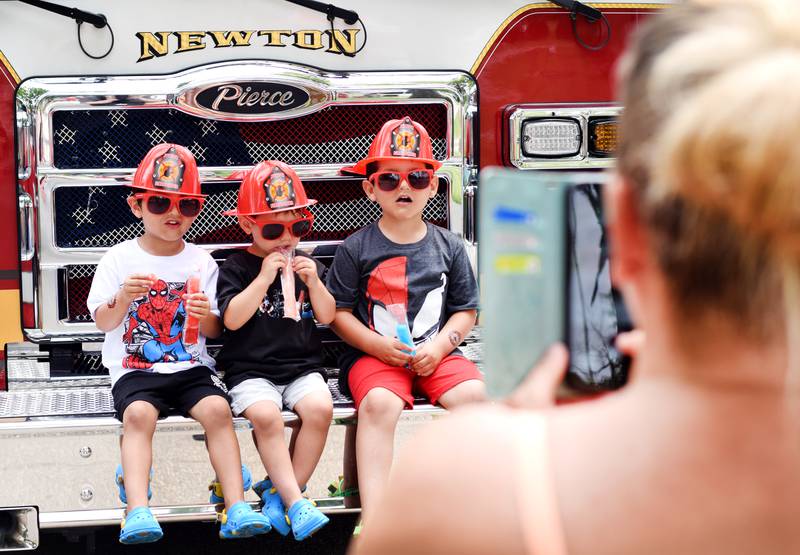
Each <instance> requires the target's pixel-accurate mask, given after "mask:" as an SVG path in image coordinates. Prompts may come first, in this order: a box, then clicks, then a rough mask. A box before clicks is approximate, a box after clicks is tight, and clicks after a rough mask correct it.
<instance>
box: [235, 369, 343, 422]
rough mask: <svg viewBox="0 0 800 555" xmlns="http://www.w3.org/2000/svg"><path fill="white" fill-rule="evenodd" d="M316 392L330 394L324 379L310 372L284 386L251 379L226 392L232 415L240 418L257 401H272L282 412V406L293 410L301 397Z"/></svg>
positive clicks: (266, 380)
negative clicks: (229, 399)
mask: <svg viewBox="0 0 800 555" xmlns="http://www.w3.org/2000/svg"><path fill="white" fill-rule="evenodd" d="M316 391H320V392H325V393H327V394H328V395H330V394H331V392H330V390H329V389H328V384H327V382H326V381H325V378H323V377H322V375H321V374H319V373H318V372H312V373H311V374H306V375H305V376H301V377H299V378H297V379H296V380H294V381H293V382H291V383H288V384H286V385H277V384H274V383H272V382H271V381H269V380H268V379H266V378H251V379H249V380H245V381H243V382H242V383H240V384H238V385H237V386H236V387H234V388H233V389H231V390H230V391H228V395H229V396H230V398H231V409H232V410H233V414H235V415H236V416H241V414H242V413H243V412H244V411H245V410H247V407H249V406H250V405H252V404H253V403H257V402H258V401H272V402H273V403H275V404H276V405H277V406H278V410H283V407H284V406H286V408H287V409H289V410H294V406H295V405H296V404H297V403H298V402H299V401H300V400H301V399H302V398H303V397H305V396H306V395H308V394H309V393H314V392H316Z"/></svg>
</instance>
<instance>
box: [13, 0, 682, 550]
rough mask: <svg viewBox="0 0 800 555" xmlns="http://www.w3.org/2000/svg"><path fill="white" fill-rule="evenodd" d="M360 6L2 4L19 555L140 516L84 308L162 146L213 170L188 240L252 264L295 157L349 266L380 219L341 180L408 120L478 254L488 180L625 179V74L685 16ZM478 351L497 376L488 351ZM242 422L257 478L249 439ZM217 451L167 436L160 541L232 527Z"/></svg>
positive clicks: (471, 346) (325, 250) (319, 217)
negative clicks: (249, 201) (184, 524)
mask: <svg viewBox="0 0 800 555" xmlns="http://www.w3.org/2000/svg"><path fill="white" fill-rule="evenodd" d="M60 1H62V2H63V0H60ZM339 1H341V2H342V4H341V5H338V4H337V5H335V6H334V5H330V4H320V3H318V2H313V1H308V0H228V1H227V2H217V1H211V0H197V1H194V2H187V1H180V2H163V1H162V2H159V1H155V0H140V1H137V2H102V1H101V0H73V3H75V4H79V7H78V8H72V7H69V6H62V5H59V4H55V3H50V2H42V1H35V0H22V1H17V2H0V37H2V38H0V192H1V193H2V194H0V243H1V244H2V248H0V314H1V315H2V318H1V319H0V342H1V343H2V344H4V345H5V349H4V354H3V357H4V364H3V367H2V369H0V446H2V447H0V477H2V482H3V487H2V488H0V527H3V526H4V527H5V528H4V531H5V533H0V551H3V550H6V549H12V548H16V549H25V548H33V547H35V546H36V544H37V543H38V541H39V540H38V537H39V531H40V529H56V530H76V529H79V528H81V527H90V526H94V527H96V526H104V525H117V524H118V522H119V520H120V518H121V516H122V507H121V504H120V503H119V500H118V499H117V496H116V487H115V484H114V483H113V478H112V477H113V472H114V467H115V466H116V464H117V462H118V458H119V450H118V437H119V433H120V423H119V422H117V421H116V420H115V419H114V417H113V408H112V403H111V395H110V384H109V377H108V374H107V372H106V371H105V370H104V369H103V367H102V365H101V363H100V357H99V349H100V342H101V341H102V334H101V333H100V332H99V331H98V330H97V328H96V327H95V326H94V324H93V322H92V320H91V318H90V315H89V313H88V310H87V308H86V295H87V293H88V290H89V286H90V284H91V280H92V276H93V273H94V270H95V266H96V264H97V262H98V260H99V259H100V257H101V256H102V255H103V253H104V252H105V251H106V250H107V249H108V248H109V247H111V246H112V245H114V244H116V243H118V242H120V241H123V240H126V239H129V238H131V237H134V236H136V235H138V234H139V233H140V232H141V229H140V225H141V224H140V223H138V222H137V221H136V220H135V218H134V217H133V216H132V215H131V213H130V211H129V210H128V209H127V207H126V203H125V197H126V196H127V194H128V189H127V188H126V187H125V185H126V184H127V183H129V182H130V180H131V177H132V175H133V171H134V168H135V167H136V165H137V164H138V162H139V160H141V158H142V156H143V155H144V154H145V153H146V152H147V151H148V149H149V148H150V147H151V146H152V145H154V144H157V143H160V142H173V143H179V144H182V145H184V146H186V147H187V148H188V149H189V150H190V151H191V152H192V153H193V154H194V156H195V158H196V159H197V161H198V166H199V167H200V172H201V179H202V182H203V188H204V192H205V193H208V195H209V197H208V200H207V203H206V206H205V209H204V210H203V212H202V214H201V215H200V216H199V218H198V219H197V221H196V222H195V224H194V225H193V227H192V228H191V229H190V230H189V233H188V237H187V239H188V240H189V241H192V242H194V243H197V244H198V245H201V246H203V247H204V248H207V249H208V250H209V251H212V252H213V251H219V250H221V249H230V248H234V247H239V246H242V245H243V244H244V243H245V236H244V235H243V233H242V232H241V230H239V228H238V227H237V226H236V225H235V223H234V222H233V221H232V220H230V219H226V218H223V217H221V216H220V212H221V211H222V210H224V209H227V208H229V207H231V206H234V205H235V198H236V191H237V188H238V185H239V182H238V181H237V177H238V176H239V175H241V172H242V171H243V170H246V169H248V168H249V167H252V166H253V165H254V164H255V163H257V162H259V161H261V160H264V159H278V160H282V161H283V162H286V163H288V164H290V165H291V166H293V167H294V168H296V170H297V172H298V174H299V175H300V177H301V178H302V179H303V181H304V183H305V184H306V190H307V191H308V194H309V196H310V197H313V198H316V199H319V203H318V204H317V205H315V206H313V207H312V211H313V212H314V214H315V228H314V231H313V233H312V234H311V235H310V236H308V237H306V238H305V240H304V242H303V244H302V245H301V247H302V248H304V249H306V250H308V251H313V252H315V253H316V254H317V255H319V256H320V257H322V258H323V259H326V258H327V259H328V260H329V259H330V257H331V256H332V255H333V252H334V251H335V248H336V245H337V244H338V243H340V242H341V241H342V240H343V239H344V238H345V237H346V236H347V235H348V234H349V233H351V232H353V231H354V230H357V229H359V228H360V227H362V226H364V225H365V224H368V223H370V222H372V221H374V220H375V219H376V218H377V216H378V211H377V207H376V206H375V205H373V204H371V203H370V202H369V201H368V200H367V199H366V198H364V196H363V194H362V192H361V184H360V181H359V180H358V179H355V178H352V177H347V176H343V175H341V174H340V169H341V168H342V167H343V166H346V165H350V164H352V163H353V162H355V161H356V160H358V159H359V158H361V157H363V156H364V155H365V154H366V151H367V148H368V146H369V144H370V142H371V140H372V138H373V137H374V136H375V134H376V132H377V131H378V130H379V129H380V127H381V125H382V124H383V123H384V122H385V121H386V120H388V119H393V118H399V117H402V116H406V115H408V116H410V117H411V118H412V119H414V120H416V121H419V122H421V123H422V124H423V125H424V126H425V127H426V128H427V130H428V131H429V133H430V135H431V137H432V139H433V147H434V154H435V156H436V157H437V158H438V159H440V160H441V161H442V163H443V165H442V168H441V170H439V171H438V172H437V177H438V179H439V193H438V195H437V196H436V197H435V199H433V200H432V201H431V202H430V203H429V205H428V207H427V209H426V212H425V217H426V218H427V219H428V220H430V221H432V222H434V223H436V224H437V225H441V226H444V227H447V228H449V229H450V230H452V231H453V232H455V233H457V234H459V235H460V236H462V237H463V239H464V241H465V244H466V245H467V248H468V251H469V252H470V255H471V256H472V257H473V259H474V258H475V253H476V249H477V245H476V242H475V199H476V193H477V177H478V172H479V171H480V170H481V168H484V167H486V166H496V165H499V166H510V167H516V168H519V169H521V170H528V169H554V170H561V169H570V170H574V169H583V168H599V167H608V166H609V165H611V164H612V162H613V146H614V143H615V133H616V124H615V119H616V116H617V115H618V114H619V111H620V106H619V105H617V104H615V102H614V96H613V81H614V64H615V62H616V60H617V58H618V57H619V55H620V53H621V51H622V50H623V48H624V46H625V44H626V39H627V37H628V36H629V34H630V33H631V32H632V31H633V30H634V29H635V28H636V27H637V25H638V24H639V23H640V22H641V21H643V20H644V19H645V18H647V17H648V16H650V15H651V14H653V13H654V12H656V11H657V10H659V9H662V8H664V7H665V5H666V4H668V2H667V1H666V0H663V1H662V0H650V1H643V2H637V3H626V2H604V3H597V4H590V5H586V4H582V3H580V2H574V1H573V0H560V1H557V2H547V1H536V2H530V3H525V2H518V1H514V0H495V1H493V2H485V1H480V0H463V1H459V2H456V1H439V2H431V1H422V0H407V1H405V2H375V1H372V2H370V1H367V0H339ZM325 333H326V341H325V346H326V347H325V348H326V351H327V353H326V355H327V356H328V360H329V365H330V366H331V369H330V371H331V380H330V384H331V390H332V393H333V395H334V399H335V415H334V429H332V433H331V445H329V447H328V448H327V450H326V453H325V455H324V457H325V458H327V459H329V460H330V461H331V462H330V464H331V465H332V468H336V469H337V470H338V469H340V468H341V461H342V458H343V455H347V453H346V447H345V445H346V442H345V441H344V439H342V437H340V436H339V435H337V434H341V436H343V435H344V434H343V433H342V430H343V429H344V427H345V426H341V424H348V423H350V424H352V422H353V418H354V409H353V406H352V404H351V402H350V400H349V399H348V398H346V397H344V396H342V395H341V394H340V393H339V391H338V390H337V389H336V385H335V384H336V380H335V379H333V378H334V377H335V373H336V368H335V365H336V363H335V360H336V353H337V349H339V348H340V344H339V341H338V339H337V338H336V337H335V336H334V335H333V334H332V333H331V332H329V331H327V330H326V331H325ZM463 349H464V351H465V353H466V354H467V355H468V356H470V357H473V358H475V359H480V341H479V338H478V336H477V334H476V335H473V336H472V337H470V338H468V340H467V344H466V345H465V346H464V347H463ZM439 410H440V409H437V408H435V407H432V406H430V405H426V404H424V403H422V402H420V403H419V404H418V405H417V406H416V407H415V408H414V410H413V411H406V414H405V415H404V421H407V425H408V427H409V431H410V432H411V431H413V426H414V425H416V423H418V422H419V421H421V420H424V419H425V417H427V416H428V415H433V416H435V415H436V414H437V412H438V411H439ZM433 416H431V417H433ZM285 418H286V420H287V423H291V421H292V420H293V419H294V418H295V416H294V415H293V414H291V413H288V412H287V413H285ZM236 426H237V430H238V434H239V439H240V443H241V444H242V450H243V458H244V460H245V462H247V464H249V465H250V466H251V468H257V469H259V471H260V463H259V462H258V459H257V455H256V454H255V451H254V449H252V441H251V440H250V439H249V430H248V427H247V423H246V422H245V421H241V420H237V422H236ZM400 435H402V434H400ZM198 439H202V436H201V429H200V428H199V426H198V425H196V423H194V422H192V421H191V420H188V419H185V418H182V417H177V416H176V417H169V418H167V419H165V420H163V421H160V422H159V425H158V429H157V433H156V438H155V468H156V476H155V478H154V490H155V495H154V498H153V507H154V513H155V514H156V515H157V516H158V517H159V519H160V520H161V521H162V522H170V521H176V520H212V519H213V518H214V515H215V511H214V507H213V506H212V505H209V504H208V503H207V498H208V493H207V491H206V489H205V487H206V485H207V481H208V479H209V478H210V475H211V472H212V471H211V468H210V465H209V464H208V460H207V456H206V454H205V450H204V447H203V443H202V441H198ZM176 453H177V454H178V455H179V456H176ZM324 464H325V463H324V461H323V465H324ZM336 473H338V472H336ZM332 477H334V476H330V475H327V476H325V475H323V476H320V478H319V481H318V482H315V483H312V484H310V487H309V490H310V492H311V494H312V497H317V498H318V501H319V504H320V506H321V507H323V508H324V510H326V511H327V512H329V513H331V514H335V513H337V512H343V511H350V510H353V509H352V508H350V507H346V506H345V503H344V499H343V498H341V497H327V496H326V493H327V492H326V489H325V485H326V484H327V482H328V481H329V480H330V479H331V478H332ZM176 483H180V487H177V488H175V487H170V484H176ZM252 499H253V501H254V499H255V497H253V498H252Z"/></svg>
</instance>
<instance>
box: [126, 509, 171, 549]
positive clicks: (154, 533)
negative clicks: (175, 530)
mask: <svg viewBox="0 0 800 555" xmlns="http://www.w3.org/2000/svg"><path fill="white" fill-rule="evenodd" d="M163 535H164V532H162V531H161V526H159V525H158V521H157V520H156V517H154V516H153V513H151V512H150V508H149V507H136V508H135V509H134V510H132V511H131V512H129V513H128V514H127V515H125V518H123V519H122V530H120V531H119V543H124V544H129V545H130V544H134V543H151V542H154V541H158V540H160V539H161V537H162V536H163Z"/></svg>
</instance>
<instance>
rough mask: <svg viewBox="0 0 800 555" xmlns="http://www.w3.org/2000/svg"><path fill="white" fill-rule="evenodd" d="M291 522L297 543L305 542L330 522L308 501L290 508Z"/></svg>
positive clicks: (300, 502) (297, 503) (302, 501)
mask: <svg viewBox="0 0 800 555" xmlns="http://www.w3.org/2000/svg"><path fill="white" fill-rule="evenodd" d="M289 521H290V522H291V523H292V533H293V534H294V539H296V540H297V541H303V540H304V539H306V538H307V537H309V536H310V535H311V534H313V533H314V532H316V531H317V530H319V529H320V528H322V527H323V526H325V525H326V524H328V522H330V520H329V519H328V517H327V516H325V515H324V514H322V511H320V510H319V509H317V508H316V507H315V506H314V504H313V503H312V502H311V501H309V500H308V499H301V500H300V501H297V502H296V503H295V504H294V505H292V506H291V507H289Z"/></svg>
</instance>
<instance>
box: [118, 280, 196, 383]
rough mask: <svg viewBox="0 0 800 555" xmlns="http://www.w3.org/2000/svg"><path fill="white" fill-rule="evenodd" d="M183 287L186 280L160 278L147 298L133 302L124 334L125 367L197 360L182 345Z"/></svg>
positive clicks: (123, 362)
mask: <svg viewBox="0 0 800 555" xmlns="http://www.w3.org/2000/svg"><path fill="white" fill-rule="evenodd" d="M184 288H185V284H184V283H167V282H165V281H164V280H158V281H156V282H155V283H154V284H153V286H152V287H151V288H150V291H148V294H147V297H146V298H144V299H137V300H135V301H134V302H133V303H132V304H131V309H130V311H129V312H128V321H127V323H126V324H125V334H124V335H123V336H122V341H123V342H124V343H125V350H126V352H127V353H128V356H126V357H125V358H124V359H123V360H122V367H123V368H139V369H146V368H151V367H152V366H153V364H155V363H157V362H177V361H191V360H195V357H194V356H192V354H191V353H189V352H187V351H186V347H185V346H184V345H183V324H184V321H185V320H186V308H185V307H184V304H183V299H182V298H181V295H182V294H183V291H184Z"/></svg>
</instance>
